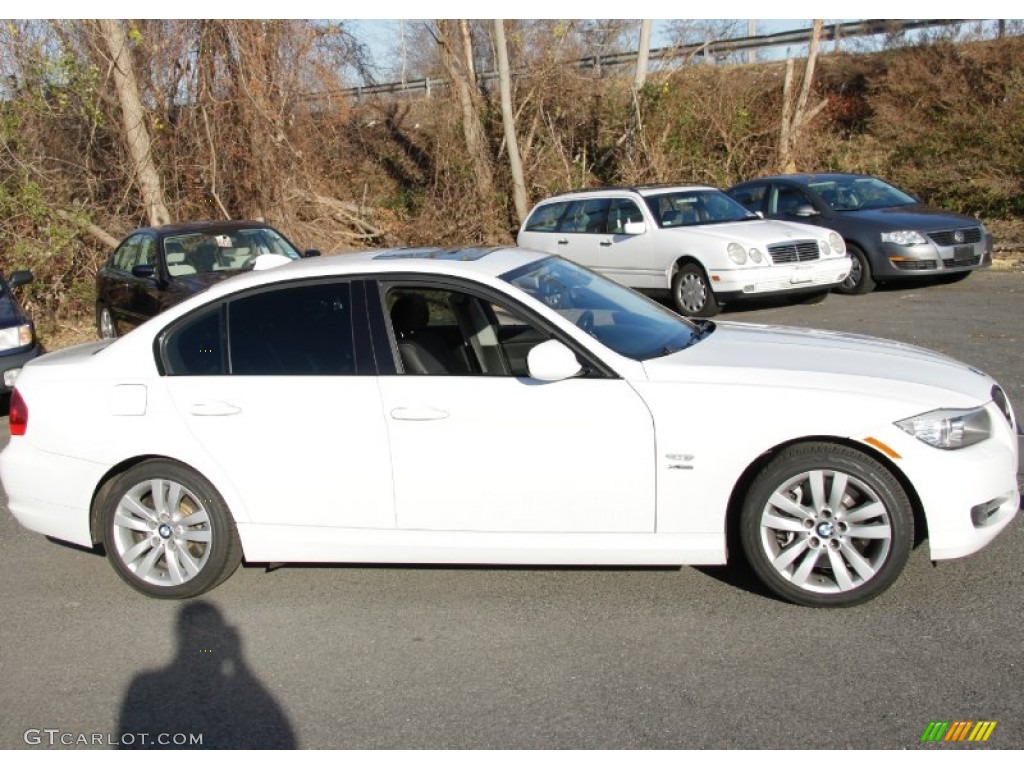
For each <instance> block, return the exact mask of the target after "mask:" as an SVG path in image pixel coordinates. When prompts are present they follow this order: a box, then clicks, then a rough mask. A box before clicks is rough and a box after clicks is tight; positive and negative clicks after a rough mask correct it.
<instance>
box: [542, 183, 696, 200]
mask: <svg viewBox="0 0 1024 768" xmlns="http://www.w3.org/2000/svg"><path fill="white" fill-rule="evenodd" d="M697 189H716V187H713V186H711V185H710V184H701V183H698V182H692V183H691V182H676V183H673V184H637V185H635V186H632V187H590V188H586V189H573V190H569V191H568V192H559V193H558V194H556V195H551V196H550V197H546V198H544V199H543V200H542V201H541V202H542V203H548V202H551V201H553V200H563V199H570V198H573V199H583V198H588V197H602V196H604V195H607V194H609V193H616V192H633V193H635V194H638V195H641V196H643V197H647V196H649V195H653V194H657V193H661V192H672V191H676V190H678V191H687V192H688V191H691V190H697Z"/></svg>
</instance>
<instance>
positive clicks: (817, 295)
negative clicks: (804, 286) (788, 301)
mask: <svg viewBox="0 0 1024 768" xmlns="http://www.w3.org/2000/svg"><path fill="white" fill-rule="evenodd" d="M831 292H832V290H831V289H830V288H826V289H825V290H824V291H815V292H814V293H805V294H804V295H803V296H801V297H800V298H799V299H797V301H798V302H799V303H800V304H808V305H809V304H821V302H823V301H824V300H825V299H827V298H828V295H829V294H830V293H831Z"/></svg>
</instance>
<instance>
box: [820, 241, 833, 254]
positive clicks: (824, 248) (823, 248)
mask: <svg viewBox="0 0 1024 768" xmlns="http://www.w3.org/2000/svg"><path fill="white" fill-rule="evenodd" d="M818 251H819V252H820V253H821V255H822V256H828V255H829V254H830V253H832V249H831V248H830V247H829V244H828V241H827V240H819V241H818Z"/></svg>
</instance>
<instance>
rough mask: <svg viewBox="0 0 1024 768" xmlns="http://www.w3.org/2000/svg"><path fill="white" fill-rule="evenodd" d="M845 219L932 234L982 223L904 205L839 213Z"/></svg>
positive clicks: (921, 206)
mask: <svg viewBox="0 0 1024 768" xmlns="http://www.w3.org/2000/svg"><path fill="white" fill-rule="evenodd" d="M836 213H837V215H839V216H841V217H842V218H845V219H850V220H856V221H862V222H866V223H867V222H870V223H872V224H877V225H879V226H880V227H885V229H886V230H893V231H895V230H899V229H913V230H920V231H922V232H931V231H935V230H941V229H957V228H964V227H980V226H982V224H981V222H980V221H978V220H977V219H972V218H971V217H970V216H964V215H962V214H959V213H950V212H949V211H942V210H939V209H938V208H929V207H928V206H927V205H903V206H900V207H898V208H872V209H869V210H866V211H837V212H836Z"/></svg>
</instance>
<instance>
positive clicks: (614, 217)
mask: <svg viewBox="0 0 1024 768" xmlns="http://www.w3.org/2000/svg"><path fill="white" fill-rule="evenodd" d="M643 220H644V215H643V213H641V212H640V206H638V205H637V204H636V203H635V202H633V201H632V200H629V199H628V198H615V199H614V200H612V201H611V204H610V205H609V206H608V233H609V234H612V235H619V234H622V233H623V232H625V230H626V224H628V223H629V222H638V221H639V222H642V221H643Z"/></svg>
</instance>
